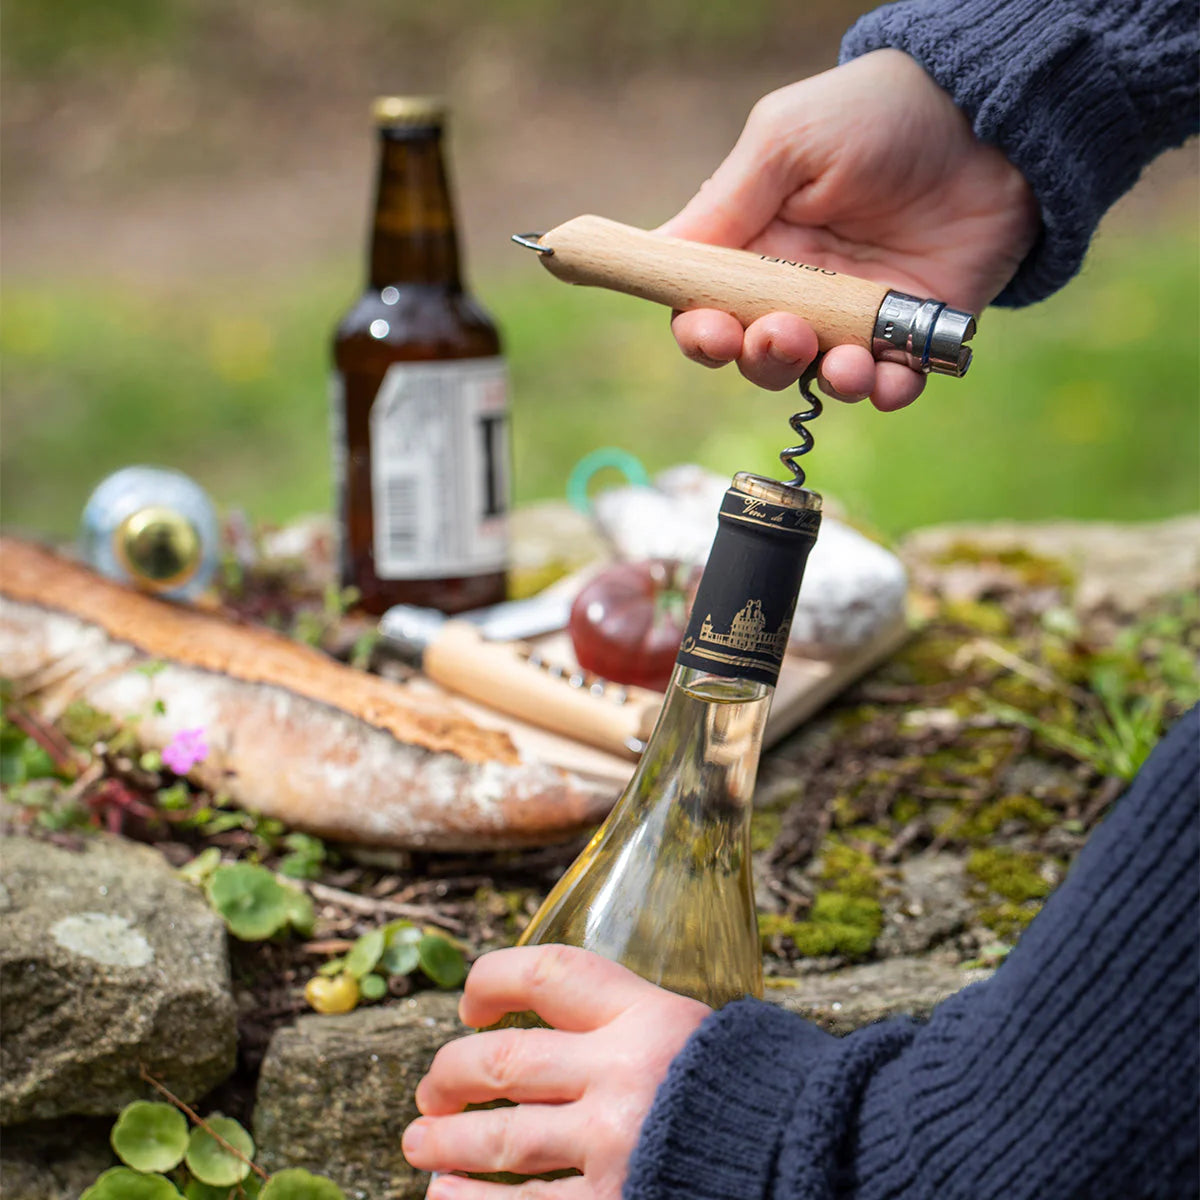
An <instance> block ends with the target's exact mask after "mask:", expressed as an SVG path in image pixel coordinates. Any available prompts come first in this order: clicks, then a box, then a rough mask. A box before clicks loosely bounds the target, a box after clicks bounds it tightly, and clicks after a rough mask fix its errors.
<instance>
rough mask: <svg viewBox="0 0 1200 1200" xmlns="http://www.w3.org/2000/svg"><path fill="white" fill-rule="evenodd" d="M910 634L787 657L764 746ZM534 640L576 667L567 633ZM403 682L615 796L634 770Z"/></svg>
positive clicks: (620, 759) (886, 633)
mask: <svg viewBox="0 0 1200 1200" xmlns="http://www.w3.org/2000/svg"><path fill="white" fill-rule="evenodd" d="M907 637H908V623H907V621H906V620H905V619H904V618H903V617H898V618H897V619H896V621H895V622H893V623H892V624H891V625H888V626H886V627H885V628H882V629H880V630H879V631H878V633H876V635H875V636H874V637H873V638H871V640H870V641H868V642H867V643H865V644H864V645H862V646H860V647H858V648H857V649H856V650H854V651H853V652H851V653H849V654H846V655H843V656H841V657H839V658H837V659H830V660H824V659H814V658H806V657H804V656H802V655H799V654H789V655H787V657H786V658H785V659H784V661H783V670H782V671H781V672H780V675H779V683H778V685H777V687H776V689H775V695H774V697H773V699H772V702H771V714H770V716H769V717H768V719H767V729H766V735H765V743H764V744H765V746H766V747H771V746H774V745H776V744H777V743H778V742H780V741H782V740H783V739H784V738H785V737H787V735H788V734H789V733H792V732H793V731H794V730H796V729H797V728H799V727H800V726H801V725H802V724H803V723H804V722H805V721H806V720H807V719H808V718H809V717H811V716H812V715H813V714H814V713H815V712H817V711H818V710H819V709H820V708H822V707H823V706H824V705H825V704H827V703H828V702H829V701H830V700H832V699H833V698H834V697H835V696H836V695H837V694H838V693H839V692H841V691H842V690H843V689H845V688H847V687H849V686H850V684H852V683H854V682H855V681H856V680H857V679H859V678H861V677H862V676H863V675H865V674H866V673H867V672H868V671H870V670H871V668H872V667H875V666H877V665H878V664H879V663H881V662H882V661H883V660H884V659H886V658H887V657H888V656H889V655H890V654H892V653H893V652H894V651H895V650H896V649H897V648H898V647H899V646H900V645H902V644H903V642H904V641H905V639H906V638H907ZM530 644H531V645H532V646H533V647H535V648H536V649H537V650H538V651H539V652H540V654H541V656H542V657H543V658H544V659H545V660H546V662H547V663H550V664H557V665H559V666H561V667H563V669H564V671H565V672H566V673H567V674H570V673H571V672H572V671H575V670H577V669H578V665H577V663H576V662H575V658H574V655H573V654H572V652H571V642H570V638H569V637H568V636H567V634H566V633H554V634H547V635H545V636H543V637H539V638H533V639H530ZM404 686H405V687H406V688H408V689H409V690H410V691H411V692H412V694H413V695H414V697H415V696H421V697H425V698H429V699H433V698H434V697H437V698H439V699H441V700H442V701H443V702H444V703H446V704H447V705H449V706H450V707H451V708H452V709H455V710H457V711H458V712H460V713H462V715H464V716H466V717H469V718H470V719H471V720H473V721H474V722H475V723H476V724H478V725H481V726H483V727H484V728H490V729H495V730H498V731H503V732H504V733H507V734H508V736H509V737H510V738H511V739H512V741H513V743H514V745H515V746H516V747H517V749H518V750H519V751H520V753H521V755H522V757H523V758H528V759H529V760H532V761H538V762H542V763H545V764H547V765H549V766H555V767H561V768H562V769H563V770H566V771H569V772H571V773H572V774H575V775H578V776H581V777H582V778H584V779H587V780H588V781H590V782H592V783H594V784H595V785H597V786H598V787H601V788H605V787H611V788H612V789H613V791H614V798H615V793H616V792H619V790H620V789H621V788H623V787H624V786H625V784H626V783H627V782H628V780H629V778H630V776H631V775H632V773H633V768H634V766H635V763H636V760H635V759H634V758H633V757H632V756H624V755H618V754H612V753H609V752H607V751H604V750H599V749H596V748H595V747H592V746H589V745H586V744H585V743H583V742H581V741H578V740H576V739H574V738H570V737H566V736H563V735H560V734H557V733H552V732H550V731H548V730H546V729H543V728H539V727H538V726H537V725H534V724H531V723H530V722H528V721H522V720H520V719H519V718H516V717H513V716H511V715H509V714H507V713H501V712H498V711H497V710H496V709H494V708H490V707H487V706H485V705H482V704H479V703H477V702H475V701H473V700H469V699H466V698H465V697H463V696H460V695H457V694H455V693H453V692H451V691H448V690H447V689H446V688H444V687H442V686H440V685H439V684H436V683H434V682H433V681H432V680H430V679H428V678H426V677H425V676H421V675H418V676H414V677H413V678H412V679H410V680H408V681H407V683H406V684H405V685H404ZM563 686H564V687H566V686H567V685H566V684H563Z"/></svg>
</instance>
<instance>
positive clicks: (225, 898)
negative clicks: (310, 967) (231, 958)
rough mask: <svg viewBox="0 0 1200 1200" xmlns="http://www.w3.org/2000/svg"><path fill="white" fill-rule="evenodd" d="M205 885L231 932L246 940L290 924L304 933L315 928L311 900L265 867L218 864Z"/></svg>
mask: <svg viewBox="0 0 1200 1200" xmlns="http://www.w3.org/2000/svg"><path fill="white" fill-rule="evenodd" d="M210 861H212V860H210ZM204 887H205V892H206V894H207V895H208V901H209V903H210V904H211V905H212V906H213V908H214V909H215V910H216V912H217V913H218V914H219V915H220V916H221V918H222V920H224V922H225V924H226V926H227V927H228V929H229V932H230V933H232V934H233V936H234V937H236V938H240V939H241V940H242V941H244V942H261V941H264V940H265V939H267V938H269V937H273V936H274V935H275V934H277V933H280V932H281V931H283V930H285V929H287V928H288V927H289V926H290V927H292V928H293V929H295V930H296V931H297V932H298V933H301V934H305V935H307V934H309V933H311V932H312V927H313V923H314V921H315V914H314V913H313V905H312V901H311V900H310V899H309V898H308V896H306V895H305V894H304V893H303V892H302V891H300V889H299V888H295V887H292V886H291V885H290V884H286V883H281V882H280V881H279V880H278V879H276V878H275V876H274V875H273V874H272V873H271V872H270V871H268V870H267V868H266V867H260V866H256V865H255V864H254V863H231V864H229V865H227V866H218V867H215V868H214V869H213V871H212V872H211V874H209V875H208V877H207V879H206V880H205V885H204Z"/></svg>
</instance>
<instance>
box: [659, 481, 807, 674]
mask: <svg viewBox="0 0 1200 1200" xmlns="http://www.w3.org/2000/svg"><path fill="white" fill-rule="evenodd" d="M820 524H821V513H820V510H819V509H812V508H801V507H791V506H788V507H785V506H783V505H780V504H772V503H770V502H769V501H766V500H761V499H757V498H755V497H753V496H748V495H746V494H745V493H744V492H741V491H738V490H736V489H734V488H730V489H729V491H727V492H726V493H725V498H724V500H723V501H722V503H721V511H720V515H719V524H718V527H717V536H716V538H715V540H714V541H713V546H712V550H711V551H710V552H709V556H708V563H707V565H706V566H705V568H704V575H703V577H702V578H701V580H700V586H699V588H698V589H697V591H696V599H695V602H694V603H693V605H692V615H691V619H690V620H689V621H688V627H687V632H686V633H685V634H684V637H683V643H682V645H681V646H680V648H679V657H678V659H677V660H676V661H677V662H679V663H680V664H681V665H682V666H685V667H697V668H699V669H700V670H702V671H707V672H708V673H709V674H711V675H721V676H725V677H726V678H734V677H736V678H742V679H754V680H757V681H758V682H760V683H769V684H774V683H775V681H776V679H777V678H778V677H779V669H780V667H781V666H782V665H783V655H784V651H785V650H786V649H787V640H788V633H789V631H790V630H791V627H792V614H793V612H795V609H796V596H797V595H798V594H799V591H800V579H801V576H803V574H804V564H805V563H806V562H807V561H808V553H809V551H810V550H811V549H812V548H813V545H814V543H815V542H816V540H817V530H818V529H819V528H820Z"/></svg>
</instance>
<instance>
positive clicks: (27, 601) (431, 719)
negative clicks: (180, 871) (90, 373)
mask: <svg viewBox="0 0 1200 1200" xmlns="http://www.w3.org/2000/svg"><path fill="white" fill-rule="evenodd" d="M150 661H157V662H158V663H160V664H162V665H161V668H160V669H158V670H156V671H153V672H148V671H146V670H145V666H146V664H147V663H148V662H150ZM139 668H140V669H139ZM0 674H3V675H4V676H5V677H7V678H10V679H13V680H15V681H17V682H18V684H19V686H20V688H21V690H22V691H23V692H25V693H27V694H28V693H33V694H35V695H36V697H37V699H38V702H39V704H40V705H41V707H42V709H43V711H44V712H45V713H46V714H47V715H48V716H49V717H51V718H53V717H54V716H55V715H57V714H58V713H59V712H61V711H62V709H63V708H65V707H66V705H67V704H69V703H70V702H71V701H72V700H74V699H82V700H85V701H86V702H87V703H88V704H90V705H92V706H93V707H95V708H97V709H100V710H101V711H104V712H107V713H111V714H112V715H113V716H115V717H117V718H124V717H131V716H137V717H138V722H137V735H138V739H139V741H140V742H141V743H142V744H143V745H144V746H146V747H147V748H158V749H161V748H162V747H163V746H165V745H166V744H167V743H168V742H169V741H170V740H171V738H172V737H173V736H174V735H175V734H176V733H178V732H179V731H181V730H184V729H195V728H201V729H203V730H204V735H205V740H206V742H207V744H208V747H209V753H208V755H207V756H206V757H205V759H204V760H203V761H202V762H201V763H199V764H198V765H197V766H196V767H195V768H194V769H193V771H192V778H193V779H195V781H196V782H198V783H200V784H202V785H203V786H205V787H207V788H209V789H211V790H212V791H214V792H219V793H224V794H226V795H228V796H229V797H230V798H232V799H233V800H234V801H235V802H236V803H237V804H239V805H241V806H242V807H245V808H247V809H251V810H253V811H255V812H258V813H261V814H263V815H266V816H273V817H277V818H279V819H280V820H281V821H283V822H284V823H285V824H287V825H288V826H290V827H292V828H295V829H300V830H305V831H307V832H310V833H314V834H317V835H319V836H321V837H325V838H330V839H334V840H338V841H347V842H357V843H362V844H369V845H375V846H389V847H399V848H413V849H415V848H420V849H430V850H483V849H498V848H503V847H517V846H528V845H540V844H545V843H547V842H553V841H558V840H563V839H565V838H569V837H572V836H574V835H576V834H578V833H580V832H581V831H582V830H584V829H586V828H588V827H589V826H591V825H594V824H596V823H597V822H598V821H599V820H601V819H603V817H604V815H605V813H606V812H607V810H608V808H609V807H611V804H612V802H613V800H614V799H615V794H614V792H613V789H612V787H611V785H606V784H603V783H600V782H598V781H595V780H592V779H585V778H583V777H581V776H578V775H576V774H574V773H572V772H570V771H566V770H563V769H562V768H559V767H554V766H550V765H548V764H545V763H542V762H538V761H533V760H524V759H523V758H522V756H521V754H520V752H519V751H518V749H517V747H516V746H515V745H514V743H513V741H512V739H511V738H510V737H509V736H508V734H507V733H505V732H504V731H502V730H499V729H489V728H486V727H484V726H483V725H480V724H478V723H477V722H476V721H474V720H472V719H471V718H469V717H467V716H465V715H464V714H463V713H461V712H459V711H457V710H455V708H454V707H453V706H452V705H451V704H450V703H448V702H446V701H444V700H441V699H438V698H435V697H429V696H425V695H421V694H419V693H416V692H412V691H409V690H408V689H406V688H404V687H403V686H402V685H399V684H395V683H391V682H389V681H387V680H383V679H380V678H379V677H378V676H374V675H368V674H366V673H365V672H362V671H357V670H355V669H353V668H351V667H347V666H344V665H342V664H341V663H338V662H336V661H334V660H333V659H331V658H329V657H327V656H326V655H324V654H322V653H321V652H320V651H317V650H313V649H310V648H309V647H306V646H303V645H301V644H299V643H298V642H295V641H292V640H291V639H289V638H286V637H284V636H283V635H281V634H278V633H275V632H273V631H271V630H268V629H265V628H261V627H258V626H250V625H244V624H238V623H236V622H234V621H231V620H229V619H227V618H225V617H223V616H221V615H219V614H215V613H211V612H204V611H201V610H199V609H195V608H190V607H185V606H182V605H175V604H170V603H167V602H165V601H162V600H158V599H155V598H153V597H151V596H147V595H143V594H141V593H138V592H134V591H132V590H129V589H127V588H124V587H121V586H119V585H118V584H115V583H112V582H110V581H109V580H107V579H104V578H102V577H100V576H98V575H96V574H94V573H93V572H91V571H89V570H88V569H87V568H86V567H84V566H82V565H80V564H79V563H76V562H73V561H71V560H68V559H66V558H63V557H62V556H60V555H58V554H55V553H54V552H52V551H50V550H47V549H45V548H43V547H40V546H36V545H33V544H31V543H29V542H25V541H22V540H19V539H15V538H0ZM156 701H161V705H156ZM159 708H161V710H162V711H158V709H159Z"/></svg>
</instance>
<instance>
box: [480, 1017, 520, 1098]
mask: <svg viewBox="0 0 1200 1200" xmlns="http://www.w3.org/2000/svg"><path fill="white" fill-rule="evenodd" d="M520 1045H521V1043H520V1034H519V1033H517V1032H516V1030H511V1031H510V1030H505V1031H503V1032H500V1033H497V1034H496V1035H495V1036H494V1037H493V1038H491V1039H490V1041H489V1043H488V1045H487V1052H486V1053H485V1054H484V1057H483V1063H482V1066H483V1073H484V1080H485V1082H486V1083H487V1084H488V1085H489V1086H490V1087H493V1088H497V1089H503V1088H506V1087H509V1086H510V1085H511V1084H513V1083H514V1082H515V1081H516V1079H517V1077H518V1075H519V1074H520Z"/></svg>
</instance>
